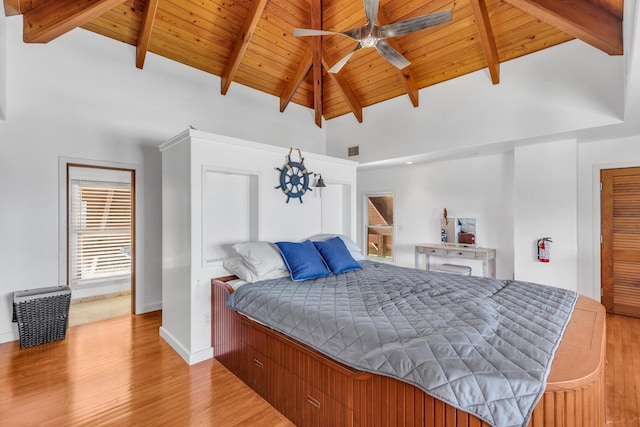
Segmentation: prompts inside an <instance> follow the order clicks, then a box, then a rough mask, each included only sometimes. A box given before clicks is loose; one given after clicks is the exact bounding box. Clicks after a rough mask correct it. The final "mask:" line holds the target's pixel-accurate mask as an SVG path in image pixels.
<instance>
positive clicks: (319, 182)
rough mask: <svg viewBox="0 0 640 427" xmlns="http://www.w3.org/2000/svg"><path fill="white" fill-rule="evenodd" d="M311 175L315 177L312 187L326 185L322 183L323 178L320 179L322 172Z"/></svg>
mask: <svg viewBox="0 0 640 427" xmlns="http://www.w3.org/2000/svg"><path fill="white" fill-rule="evenodd" d="M313 176H314V177H317V179H316V183H315V185H314V187H318V188H323V187H326V186H327V185H326V184H325V183H324V180H323V179H322V174H321V173H314V174H313Z"/></svg>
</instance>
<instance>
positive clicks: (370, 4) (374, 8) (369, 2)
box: [364, 0, 380, 36]
mask: <svg viewBox="0 0 640 427" xmlns="http://www.w3.org/2000/svg"><path fill="white" fill-rule="evenodd" d="M379 5H380V1H379V0H364V13H365V15H367V21H368V23H367V35H369V36H370V35H371V33H372V32H373V28H374V27H375V25H376V19H378V8H379Z"/></svg>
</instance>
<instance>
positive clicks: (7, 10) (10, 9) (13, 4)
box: [4, 0, 24, 16]
mask: <svg viewBox="0 0 640 427" xmlns="http://www.w3.org/2000/svg"><path fill="white" fill-rule="evenodd" d="M22 8H24V6H23V2H21V1H20V0H4V14H5V16H14V15H21V14H23V13H24V10H22Z"/></svg>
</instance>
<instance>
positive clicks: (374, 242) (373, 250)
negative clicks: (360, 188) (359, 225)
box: [365, 194, 395, 259]
mask: <svg viewBox="0 0 640 427" xmlns="http://www.w3.org/2000/svg"><path fill="white" fill-rule="evenodd" d="M366 213H367V216H366V224H365V236H366V239H367V240H366V247H367V256H368V257H376V258H386V259H393V255H394V247H395V246H394V242H393V230H394V215H393V194H370V195H366Z"/></svg>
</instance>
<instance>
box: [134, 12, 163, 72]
mask: <svg viewBox="0 0 640 427" xmlns="http://www.w3.org/2000/svg"><path fill="white" fill-rule="evenodd" d="M158 2H159V0H147V3H146V4H145V6H144V12H143V14H142V23H141V24H140V32H139V33H138V43H137V45H136V67H138V68H140V69H142V67H144V59H145V57H146V56H147V49H148V48H149V40H150V39H151V30H152V29H153V23H154V21H155V19H156V11H157V10H158Z"/></svg>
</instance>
